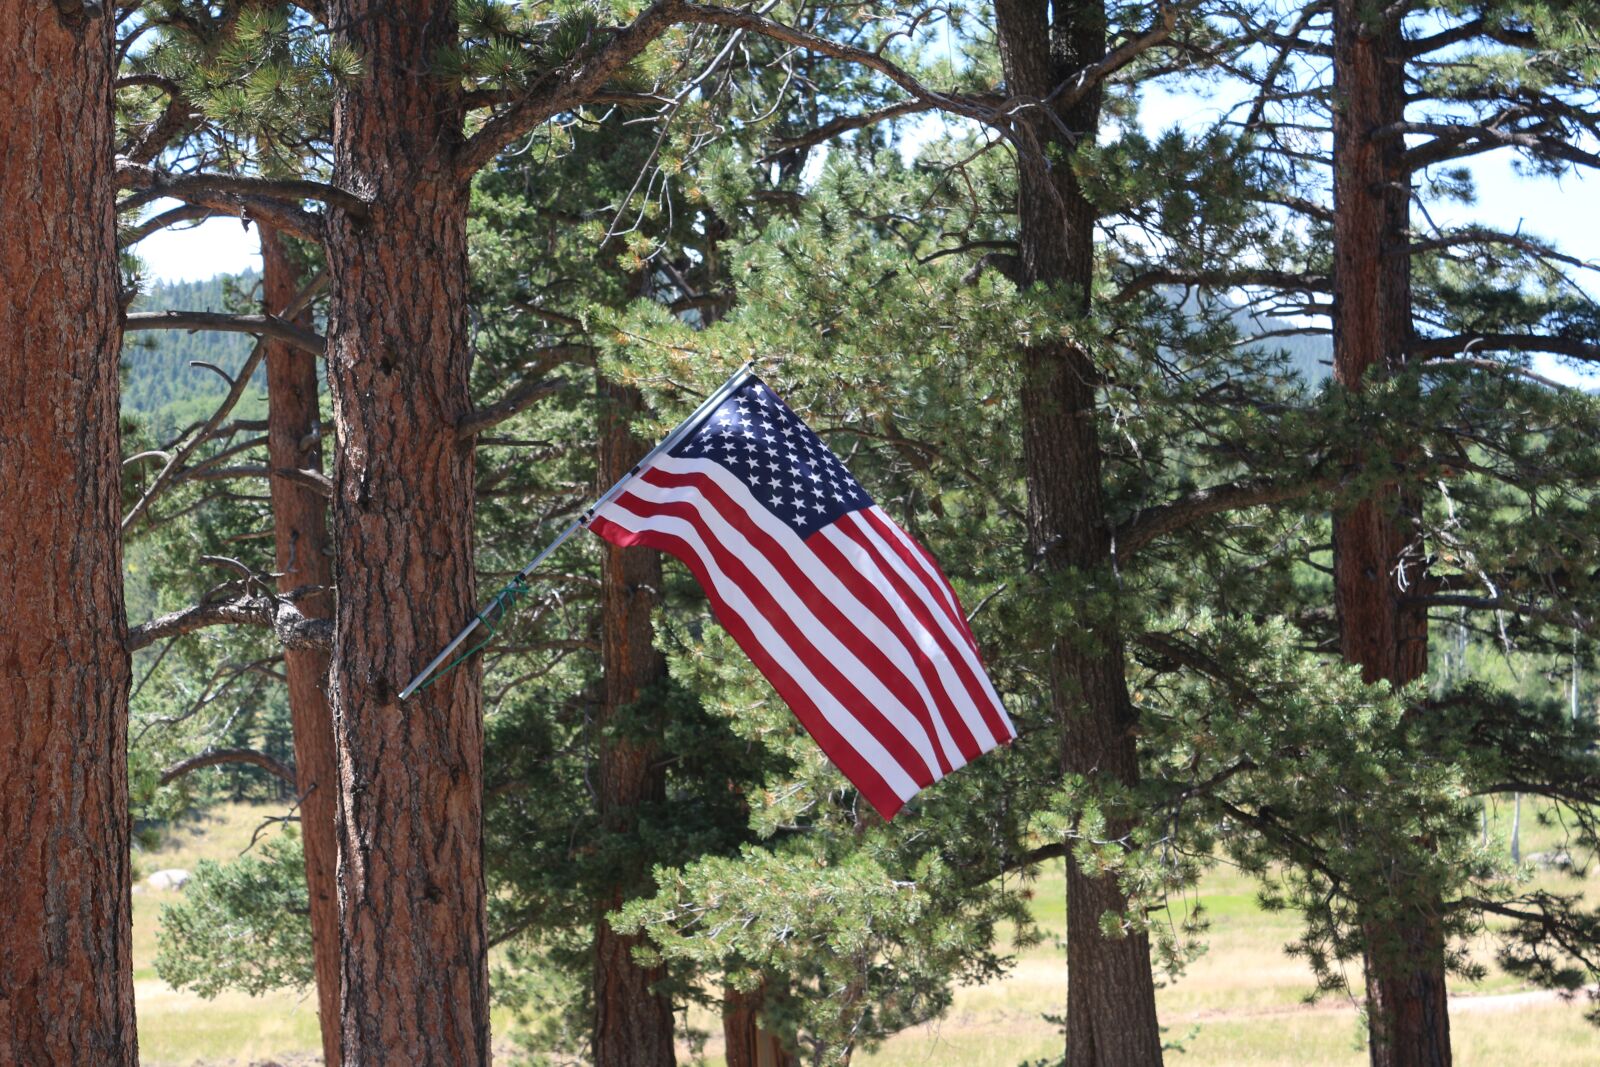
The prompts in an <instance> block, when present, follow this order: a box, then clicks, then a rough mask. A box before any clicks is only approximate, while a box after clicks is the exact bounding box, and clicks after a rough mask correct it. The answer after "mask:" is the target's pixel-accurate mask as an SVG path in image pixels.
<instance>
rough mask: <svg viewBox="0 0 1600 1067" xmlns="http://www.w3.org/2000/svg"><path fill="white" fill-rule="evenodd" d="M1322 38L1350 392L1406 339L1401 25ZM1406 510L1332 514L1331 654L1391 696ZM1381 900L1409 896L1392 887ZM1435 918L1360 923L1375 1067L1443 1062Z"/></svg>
mask: <svg viewBox="0 0 1600 1067" xmlns="http://www.w3.org/2000/svg"><path fill="white" fill-rule="evenodd" d="M1333 37H1334V58H1333V67H1334V96H1335V99H1336V101H1337V106H1336V107H1335V109H1334V120H1333V121H1334V138H1333V165H1334V189H1333V199H1334V326H1333V346H1334V354H1333V373H1334V378H1335V379H1336V380H1337V381H1338V382H1340V383H1341V384H1343V385H1345V386H1348V387H1350V388H1359V387H1360V385H1361V382H1362V379H1363V376H1364V375H1365V374H1366V373H1367V372H1368V370H1369V369H1370V368H1377V369H1376V370H1375V371H1374V372H1373V373H1378V374H1382V373H1386V372H1387V371H1389V370H1392V369H1395V368H1398V367H1399V366H1400V365H1401V364H1402V362H1403V361H1404V358H1405V351H1406V346H1407V342H1408V341H1409V340H1410V337H1411V329H1412V326H1411V271H1410V260H1409V258H1408V257H1407V255H1406V254H1405V252H1404V248H1405V246H1406V243H1407V240H1408V226H1409V218H1410V196H1411V183H1410V174H1409V172H1408V171H1407V170H1406V167H1405V163H1404V160H1403V152H1404V147H1405V146H1404V143H1403V141H1402V139H1401V138H1398V137H1386V138H1374V137H1373V136H1372V132H1373V131H1374V130H1376V129H1378V128H1380V127H1383V126H1386V125H1389V124H1391V123H1395V122H1400V121H1402V120H1403V118H1404V116H1405V60H1404V53H1403V47H1404V39H1403V36H1402V34H1401V26H1400V21H1399V18H1398V17H1395V16H1382V15H1376V14H1371V13H1370V11H1369V8H1367V7H1366V6H1365V5H1363V4H1361V3H1360V2H1359V0H1336V3H1335V4H1334V27H1333ZM1416 514H1417V501H1416V500H1415V498H1414V497H1413V496H1412V495H1411V494H1409V493H1407V492H1405V491H1404V490H1403V489H1401V488H1400V487H1399V486H1388V487H1385V488H1383V489H1380V490H1379V491H1378V493H1377V494H1376V495H1375V496H1373V497H1370V498H1368V499H1366V500H1363V501H1361V502H1360V503H1358V504H1356V505H1355V506H1354V507H1352V508H1350V509H1349V510H1348V511H1346V512H1345V513H1343V514H1339V515H1335V516H1334V521H1333V545H1334V561H1333V565H1334V598H1335V605H1336V607H1337V609H1338V614H1339V633H1340V647H1341V649H1342V651H1343V653H1344V657H1345V659H1346V660H1348V661H1349V662H1351V663H1354V664H1358V665H1359V666H1360V667H1361V673H1362V677H1363V678H1365V679H1366V680H1367V681H1368V682H1376V681H1380V680H1381V681H1388V682H1390V683H1392V684H1393V685H1395V686H1396V687H1398V686H1402V685H1405V684H1407V683H1409V682H1411V681H1414V680H1415V679H1417V678H1419V677H1421V676H1422V675H1423V673H1424V672H1426V670H1427V666H1428V618H1427V612H1426V610H1424V609H1422V608H1418V607H1416V606H1414V605H1408V604H1407V603H1406V601H1405V596H1406V593H1407V591H1412V592H1415V591H1417V590H1418V589H1419V588H1420V586H1421V583H1422V582H1423V580H1424V579H1425V577H1426V575H1425V571H1424V559H1425V555H1424V549H1423V545H1422V544H1421V541H1420V537H1419V535H1418V533H1417V530H1416V526H1415V524H1414V521H1413V519H1414V517H1415V516H1416ZM1391 893H1392V895H1393V896H1394V897H1396V898H1397V899H1408V898H1409V899H1415V898H1416V897H1417V896H1418V894H1417V893H1414V892H1409V891H1408V888H1407V887H1406V886H1405V885H1404V884H1402V883H1397V884H1396V885H1395V886H1394V887H1393V888H1392V891H1391ZM1440 914H1442V906H1441V905H1440V904H1439V902H1438V901H1427V900H1417V902H1416V904H1415V905H1414V906H1413V907H1411V908H1410V909H1408V911H1406V912H1405V913H1403V914H1402V916H1401V917H1400V918H1399V919H1397V920H1394V921H1392V922H1384V923H1381V924H1380V923H1376V922H1369V923H1366V924H1365V925H1364V930H1365V937H1366V942H1367V944H1366V949H1365V953H1364V955H1365V962H1366V971H1367V1015H1368V1037H1369V1044H1370V1055H1371V1062H1372V1063H1373V1065H1374V1067H1401V1065H1404V1067H1445V1065H1448V1064H1449V1063H1450V1017H1449V1013H1448V1011H1447V1008H1446V999H1445V998H1446V991H1445V965H1444V961H1445V944H1444V936H1443V931H1442V930H1441V928H1440V927H1439V924H1438V921H1437V919H1436V916H1438V915H1440Z"/></svg>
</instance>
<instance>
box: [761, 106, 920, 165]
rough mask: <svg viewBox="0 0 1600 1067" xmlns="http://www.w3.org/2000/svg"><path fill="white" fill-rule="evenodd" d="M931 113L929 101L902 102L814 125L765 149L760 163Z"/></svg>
mask: <svg viewBox="0 0 1600 1067" xmlns="http://www.w3.org/2000/svg"><path fill="white" fill-rule="evenodd" d="M932 110H934V104H933V103H932V101H928V100H902V101H901V102H900V103H898V104H891V105H889V106H888V107H884V108H879V109H878V110H877V111H866V112H863V113H861V114H859V115H844V116H841V117H839V118H836V119H834V120H832V121H831V122H825V123H823V124H822V125H821V126H818V127H817V128H816V129H814V130H811V131H809V132H808V133H804V134H801V135H799V136H797V137H785V138H783V139H782V140H779V141H774V142H773V143H772V144H771V146H770V147H769V149H768V151H767V154H766V155H764V156H762V157H761V162H763V163H767V162H770V161H771V160H773V159H776V158H777V157H778V156H781V155H783V154H784V153H785V152H793V151H795V150H797V149H801V148H814V147H816V146H817V145H819V144H822V143H824V142H826V141H831V140H833V139H834V138H835V137H837V136H839V135H840V134H841V133H849V132H850V131H851V130H860V129H865V128H866V127H868V126H875V125H877V124H878V123H880V122H886V121H888V120H889V119H897V118H901V117H903V116H906V115H917V114H921V113H923V112H925V111H932Z"/></svg>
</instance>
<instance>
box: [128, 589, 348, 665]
mask: <svg viewBox="0 0 1600 1067" xmlns="http://www.w3.org/2000/svg"><path fill="white" fill-rule="evenodd" d="M212 626H265V627H267V628H269V629H271V630H272V632H273V633H274V634H275V635H276V636H277V638H278V641H279V642H280V643H281V644H282V645H283V647H284V648H289V649H315V650H322V651H326V650H328V649H330V648H332V647H333V621H332V620H331V619H308V618H306V617H305V616H304V615H303V614H301V612H300V609H299V608H297V607H295V606H294V605H293V604H291V603H290V602H289V601H287V600H283V599H280V598H278V597H273V596H243V597H236V598H235V599H233V600H224V601H219V602H218V603H215V604H196V605H194V606H193V607H187V608H181V609H179V610H177V611H173V612H168V613H167V614H165V615H160V616H157V617H156V618H154V619H151V620H150V621H149V622H146V623H141V624H140V625H138V626H134V627H130V628H129V630H128V637H127V640H126V642H125V643H124V644H125V647H126V648H127V650H128V651H129V652H137V651H139V649H141V648H147V647H149V646H150V645H153V644H155V643H156V642H157V641H160V640H162V639H163V638H167V637H178V636H180V635H183V634H191V633H194V632H195V631H196V630H203V629H207V628H208V627H212Z"/></svg>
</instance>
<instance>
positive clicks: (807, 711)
mask: <svg viewBox="0 0 1600 1067" xmlns="http://www.w3.org/2000/svg"><path fill="white" fill-rule="evenodd" d="M589 529H591V530H593V531H594V532H595V533H597V534H599V535H600V536H601V537H603V538H605V539H606V540H607V541H610V542H611V543H612V544H616V545H622V546H624V547H629V546H633V545H644V546H646V547H648V548H654V549H657V550H659V551H662V552H668V553H671V554H672V555H673V556H675V557H677V558H678V559H679V560H681V561H682V562H683V565H684V566H686V567H688V568H689V571H690V573H692V574H693V575H694V577H695V580H696V581H697V582H699V583H700V588H702V589H704V590H705V592H706V597H707V599H709V600H710V601H711V610H712V612H713V613H714V614H715V615H716V617H717V621H718V622H720V623H721V624H722V628H723V629H725V630H727V631H728V633H729V634H730V635H731V636H732V637H733V639H734V641H736V642H737V643H738V645H739V647H740V648H742V649H743V650H744V654H745V655H747V656H749V657H750V661H751V662H752V663H754V664H755V665H756V669H757V670H759V671H760V672H761V673H762V675H763V676H764V677H765V678H766V679H767V681H768V682H770V683H772V688H773V689H775V690H777V693H778V695H779V696H780V697H782V698H783V700H784V703H786V704H788V705H789V708H790V710H791V711H793V712H794V714H795V717H796V718H797V719H799V720H800V725H802V726H804V727H805V729H806V733H808V734H810V735H811V738H812V740H814V741H815V742H816V743H817V745H818V747H820V748H821V749H822V752H823V754H824V755H826V756H827V757H828V759H829V760H831V761H832V762H833V765H834V766H836V767H838V768H839V770H841V771H842V772H844V776H845V777H846V778H848V779H850V784H852V785H854V786H855V787H856V788H857V789H859V790H860V791H861V795H862V796H864V797H866V798H867V802H868V803H870V804H871V805H872V806H873V807H874V808H875V809H877V812H878V814H879V815H882V816H883V817H884V818H885V819H892V818H894V816H895V813H896V812H898V811H899V810H900V808H901V806H902V805H903V804H904V801H902V800H901V799H900V796H899V794H897V793H896V792H895V791H894V790H893V789H891V788H890V787H889V783H888V782H886V781H884V779H883V776H882V775H880V774H879V773H878V771H877V769H876V768H874V767H873V766H872V764H871V763H869V762H868V761H867V759H866V757H864V756H863V755H862V754H861V753H860V752H859V751H858V750H857V749H856V747H855V746H854V745H852V744H851V743H850V742H849V741H847V740H846V739H845V738H844V737H843V736H842V735H841V734H840V733H839V732H838V731H837V730H835V729H834V728H833V726H832V724H830V723H829V722H828V719H827V716H825V715H823V714H822V711H821V710H820V709H819V708H818V707H817V706H816V704H815V703H813V702H812V700H811V698H810V696H809V695H808V694H807V693H806V691H805V689H804V687H802V686H801V685H800V684H799V683H798V682H796V681H795V680H794V679H793V678H791V677H790V676H789V674H788V672H787V671H785V670H784V669H783V668H782V667H780V666H778V664H777V662H776V661H774V660H773V658H772V657H771V656H770V655H768V654H767V651H766V647H765V646H764V645H762V643H761V642H760V641H759V640H757V639H756V636H755V634H754V633H752V632H751V630H750V627H749V626H748V624H746V623H745V621H744V619H743V618H741V617H740V615H739V613H738V612H737V611H734V610H733V608H731V607H730V606H729V605H728V603H727V601H725V600H723V599H722V596H721V594H719V593H718V592H717V588H716V585H715V584H714V583H713V582H712V580H711V576H710V572H709V571H708V569H707V568H706V565H705V562H704V561H703V560H701V558H700V555H699V553H698V552H697V551H696V550H695V548H694V546H693V545H691V544H690V543H689V542H687V541H685V540H683V539H682V538H681V537H677V536H675V535H672V534H667V533H662V532H660V531H656V530H640V531H634V530H629V529H627V528H626V527H623V526H619V525H617V524H616V523H614V522H612V521H610V520H609V519H605V518H601V517H599V516H596V517H595V518H594V519H593V520H592V521H591V522H590V523H589Z"/></svg>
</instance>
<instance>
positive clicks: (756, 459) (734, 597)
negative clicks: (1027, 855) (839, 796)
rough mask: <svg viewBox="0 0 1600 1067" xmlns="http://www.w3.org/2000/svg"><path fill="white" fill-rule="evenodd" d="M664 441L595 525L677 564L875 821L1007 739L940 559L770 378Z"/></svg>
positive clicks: (747, 386) (750, 381) (1009, 731)
mask: <svg viewBox="0 0 1600 1067" xmlns="http://www.w3.org/2000/svg"><path fill="white" fill-rule="evenodd" d="M675 436H676V438H677V443H676V444H674V445H672V446H671V447H669V448H665V449H658V450H657V451H656V452H655V453H654V454H653V455H652V456H651V458H649V459H648V460H646V461H645V462H644V463H643V464H642V465H641V466H640V467H639V468H638V469H637V471H636V472H635V473H634V474H633V476H632V477H631V478H630V479H628V480H627V482H626V484H625V485H624V486H623V487H622V488H621V491H620V492H618V493H617V494H616V495H615V496H613V497H611V498H610V499H609V500H608V501H606V502H605V503H603V504H602V505H601V506H600V507H599V508H598V509H596V511H595V513H594V516H593V517H592V519H591V520H590V522H589V528H590V529H591V530H593V531H594V532H595V533H597V534H599V535H600V536H601V537H604V538H605V539H606V540H607V541H610V542H612V543H613V544H618V545H624V546H626V545H645V546H648V547H650V548H655V549H660V550H661V551H663V552H667V553H670V554H671V555H673V556H676V557H677V558H678V559H680V560H682V561H683V562H684V564H686V565H687V566H688V568H689V570H690V571H692V572H693V574H694V576H695V578H696V579H697V580H698V581H699V582H700V585H701V587H702V588H704V589H705V591H706V595H707V596H708V597H709V598H710V601H711V606H712V610H713V611H714V612H715V614H716V617H717V620H718V621H719V622H721V623H722V625H723V627H724V628H725V629H726V630H727V631H728V633H729V634H731V635H732V636H733V639H734V640H735V641H737V642H738V644H739V647H740V648H742V649H744V652H745V654H746V655H748V656H749V657H750V659H751V660H752V661H753V662H754V663H755V665H756V667H757V668H759V669H760V671H761V673H762V674H763V675H765V676H766V678H767V680H768V681H769V682H771V683H772V686H773V688H774V689H776V690H777V692H778V694H779V695H780V696H781V697H783V699H784V700H785V701H786V702H787V703H788V705H789V707H790V708H791V709H793V711H794V713H795V715H796V716H797V717H798V718H799V719H800V722H801V724H802V725H804V726H805V728H806V731H807V732H808V733H810V735H811V736H812V738H813V739H814V740H815V741H816V742H817V744H818V745H819V746H821V748H822V751H823V752H824V753H826V754H827V756H828V758H829V759H830V760H832V761H833V763H834V765H835V766H836V767H838V768H839V769H840V770H841V771H843V772H844V774H845V777H847V778H849V779H850V781H851V783H852V784H853V785H854V786H855V787H856V788H857V789H859V790H860V791H861V793H862V795H863V796H865V797H866V798H867V800H868V801H869V802H871V804H872V806H873V807H874V808H876V809H877V810H878V812H879V813H880V814H882V815H883V817H884V818H885V819H888V818H892V817H893V816H894V814H895V812H897V811H899V810H900V807H901V806H902V805H903V804H904V803H905V802H906V801H907V800H909V799H910V798H911V797H912V796H913V795H914V794H915V793H916V792H917V791H918V790H920V789H924V788H926V787H927V786H929V785H932V784H933V783H934V782H936V781H938V780H939V779H940V778H943V777H944V776H945V775H947V774H949V773H950V772H951V771H953V770H955V769H956V768H957V767H960V766H962V765H964V764H966V763H969V762H970V761H972V760H973V759H976V758H977V757H978V756H980V755H982V754H983V753H984V752H987V751H988V750H989V749H991V748H993V747H995V745H997V744H1002V743H1005V742H1008V741H1010V740H1011V739H1012V738H1013V737H1015V736H1016V730H1015V728H1014V727H1013V726H1012V725H1011V719H1010V718H1009V717H1008V716H1007V715H1006V711H1005V708H1004V707H1003V706H1002V705H1001V703H1000V698H999V696H998V695H996V693H995V691H994V686H993V685H992V684H991V683H990V681H989V677H988V674H987V673H986V672H985V671H984V669H983V663H982V661H981V659H980V658H979V655H978V646H977V642H976V641H974V640H973V637H972V631H971V629H969V628H968V626H967V622H966V615H965V612H963V610H962V608H961V603H960V601H959V600H958V599H957V597H956V594H955V590H954V589H952V588H951V587H950V583H949V582H948V581H947V580H946V579H945V577H944V575H943V574H942V573H941V572H940V571H939V567H938V565H937V564H935V562H934V560H933V557H932V556H931V555H929V554H928V552H927V550H926V549H924V548H923V547H922V546H921V545H919V544H918V543H917V542H916V541H915V540H913V539H912V538H911V537H910V535H908V534H907V533H906V532H905V531H904V530H902V529H901V528H900V527H899V526H898V525H896V524H895V522H894V521H893V520H891V519H890V518H889V516H887V515H886V514H884V512H883V511H882V510H881V509H880V508H879V507H878V506H877V505H876V504H875V503H873V500H872V498H871V497H870V496H868V495H867V491H866V490H865V489H863V488H862V487H861V483H859V482H857V481H856V479H855V478H854V477H853V476H852V475H851V474H850V472H849V471H848V470H846V469H845V466H844V464H843V463H841V462H840V461H839V458H838V457H837V456H835V455H834V454H833V452H832V451H831V450H829V448H828V446H827V445H825V444H823V443H822V440H821V439H820V438H818V437H817V435H816V434H815V433H814V432H812V430H811V428H810V427H809V426H807V425H806V424H805V422H804V421H803V420H801V418H800V417H799V416H798V415H796V414H795V413H794V412H793V411H791V410H790V409H789V407H788V405H786V404H785V403H784V402H783V401H782V400H781V399H779V398H778V397H777V395H776V394H774V393H773V392H772V390H771V389H769V388H767V386H766V384H765V383H763V382H762V381H761V380H760V379H759V378H756V377H754V376H753V375H752V376H748V377H746V378H745V379H744V380H743V382H742V384H737V385H736V387H735V388H733V389H732V390H731V391H730V392H729V393H728V395H727V396H726V398H725V399H724V400H723V401H722V403H720V404H719V405H717V406H716V407H715V408H714V409H713V410H711V411H710V412H709V413H707V414H705V415H703V416H701V417H700V418H699V419H698V420H696V421H695V422H693V423H692V424H688V425H685V426H683V427H681V428H680V431H678V432H676V433H675ZM669 440H670V438H669Z"/></svg>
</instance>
